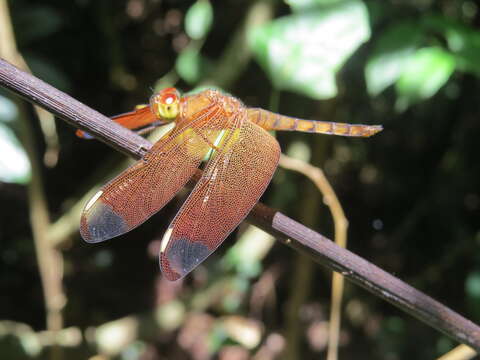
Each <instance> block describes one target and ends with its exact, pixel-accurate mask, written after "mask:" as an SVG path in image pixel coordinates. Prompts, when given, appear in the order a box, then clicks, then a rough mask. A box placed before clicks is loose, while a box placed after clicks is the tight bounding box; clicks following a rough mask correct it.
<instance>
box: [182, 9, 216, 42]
mask: <svg viewBox="0 0 480 360" xmlns="http://www.w3.org/2000/svg"><path fill="white" fill-rule="evenodd" d="M212 21H213V8H212V5H211V4H210V1H208V0H198V1H197V2H196V3H195V4H193V5H192V6H191V7H190V9H188V11H187V14H186V15H185V31H186V32H187V34H188V36H190V37H191V38H192V39H195V40H198V39H202V38H204V37H205V36H206V35H207V34H208V32H209V31H210V28H211V27H212Z"/></svg>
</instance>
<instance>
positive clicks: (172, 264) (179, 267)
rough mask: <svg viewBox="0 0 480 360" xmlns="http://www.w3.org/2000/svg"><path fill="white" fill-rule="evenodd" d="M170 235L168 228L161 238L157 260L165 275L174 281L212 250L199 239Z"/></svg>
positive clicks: (188, 271)
mask: <svg viewBox="0 0 480 360" xmlns="http://www.w3.org/2000/svg"><path fill="white" fill-rule="evenodd" d="M171 235H172V229H171V228H169V229H168V230H167V232H166V233H165V235H164V237H163V239H162V245H161V250H160V256H159V260H160V268H161V270H162V273H163V274H164V275H165V277H166V278H167V279H168V280H170V281H175V280H179V279H181V278H183V277H184V276H185V275H187V274H188V273H190V272H191V271H192V270H193V269H195V268H196V267H197V266H198V265H200V263H202V262H203V261H204V260H205V259H206V258H207V257H208V256H209V255H210V254H211V253H212V252H213V250H212V249H210V248H209V247H208V246H206V245H205V244H203V243H202V242H200V241H191V240H189V239H187V238H175V237H171Z"/></svg>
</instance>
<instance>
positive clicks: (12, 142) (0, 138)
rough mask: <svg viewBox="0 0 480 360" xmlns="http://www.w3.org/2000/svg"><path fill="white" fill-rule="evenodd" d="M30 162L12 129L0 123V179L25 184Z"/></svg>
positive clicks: (28, 174) (27, 179)
mask: <svg viewBox="0 0 480 360" xmlns="http://www.w3.org/2000/svg"><path fill="white" fill-rule="evenodd" d="M29 180H30V162H29V161H28V158H27V155H26V154H25V151H24V150H23V147H22V145H21V144H20V142H19V141H18V139H17V137H16V136H15V134H14V133H13V131H12V130H11V129H10V128H8V127H7V126H5V125H4V124H2V123H0V181H4V182H12V183H19V184H25V183H27V182H28V181H29Z"/></svg>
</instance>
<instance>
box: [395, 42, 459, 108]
mask: <svg viewBox="0 0 480 360" xmlns="http://www.w3.org/2000/svg"><path fill="white" fill-rule="evenodd" d="M454 71H455V56H454V55H452V54H451V53H449V52H447V51H445V50H444V49H442V48H439V47H429V48H422V49H420V50H418V51H416V52H415V53H414V54H413V55H412V56H411V57H410V58H409V60H408V62H407V64H406V66H405V69H404V70H403V72H402V74H401V76H400V78H399V79H398V81H397V83H396V90H397V93H398V95H399V99H398V103H397V108H398V109H399V110H404V109H405V108H406V107H408V106H409V105H410V104H412V103H415V102H418V101H420V100H425V99H428V98H430V97H431V96H433V95H435V94H436V93H437V91H438V90H439V89H440V88H441V87H442V86H443V85H444V84H445V83H446V82H447V80H448V79H449V78H450V76H451V75H452V73H453V72H454Z"/></svg>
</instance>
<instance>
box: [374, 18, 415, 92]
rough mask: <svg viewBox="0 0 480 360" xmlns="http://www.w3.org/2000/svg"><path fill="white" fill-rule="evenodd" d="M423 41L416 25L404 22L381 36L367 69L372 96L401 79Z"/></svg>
mask: <svg viewBox="0 0 480 360" xmlns="http://www.w3.org/2000/svg"><path fill="white" fill-rule="evenodd" d="M420 39H421V29H420V28H419V26H418V25H417V24H416V23H412V22H402V23H400V24H397V25H393V26H391V27H390V28H388V29H386V30H385V31H384V32H383V33H382V35H380V37H379V39H378V42H377V43H376V45H375V48H374V49H373V51H372V54H371V56H370V58H369V59H368V62H367V66H366V68H365V79H366V82H367V89H368V92H369V93H370V95H373V96H375V95H378V94H379V93H381V92H382V91H383V90H385V89H386V88H387V87H389V86H390V85H393V84H394V83H395V81H397V79H398V78H399V77H400V75H401V73H402V71H403V69H404V67H405V65H406V63H407V62H408V61H409V59H410V57H411V55H412V54H413V53H414V51H415V49H416V48H417V46H418V44H419V42H420Z"/></svg>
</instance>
